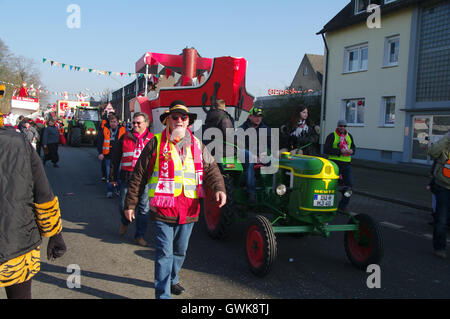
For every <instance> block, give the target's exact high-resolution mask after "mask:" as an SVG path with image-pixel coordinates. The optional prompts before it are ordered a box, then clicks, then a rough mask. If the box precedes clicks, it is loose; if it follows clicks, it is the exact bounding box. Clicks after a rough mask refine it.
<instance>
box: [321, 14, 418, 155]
mask: <svg viewBox="0 0 450 319" xmlns="http://www.w3.org/2000/svg"><path fill="white" fill-rule="evenodd" d="M381 14H383V13H382V12H381ZM411 19H412V9H405V10H402V11H399V12H396V13H393V14H390V15H389V16H386V17H384V16H383V15H381V28H380V29H369V28H368V27H367V25H366V24H365V23H362V24H359V25H356V26H350V27H346V28H344V29H341V30H338V31H332V32H329V33H327V34H326V40H327V44H328V47H329V50H330V52H329V54H330V55H329V60H328V80H327V86H328V87H327V101H326V122H325V126H324V128H325V132H324V133H325V134H326V135H328V134H329V133H331V132H332V131H334V130H335V129H336V123H337V121H338V120H339V119H340V118H341V117H342V115H341V105H342V101H343V100H344V99H352V98H365V116H364V122H365V123H364V125H363V126H352V125H349V127H348V130H349V132H350V133H351V134H352V135H353V137H354V138H355V143H356V145H357V148H362V149H369V150H378V151H381V150H384V151H393V152H402V151H403V143H404V134H405V132H404V128H405V112H404V111H400V109H404V108H405V101H406V85H407V76H408V56H409V45H410V32H411ZM397 34H398V35H399V37H400V49H399V62H398V66H396V67H383V62H384V52H385V40H386V37H390V36H393V35H397ZM362 43H368V48H369V50H368V52H369V53H368V69H367V71H362V72H356V73H344V72H343V71H344V52H345V48H346V47H349V46H353V45H357V44H362ZM383 96H395V97H396V106H395V125H394V127H382V126H380V110H381V104H382V97H383ZM356 157H359V156H358V154H357V156H356Z"/></svg>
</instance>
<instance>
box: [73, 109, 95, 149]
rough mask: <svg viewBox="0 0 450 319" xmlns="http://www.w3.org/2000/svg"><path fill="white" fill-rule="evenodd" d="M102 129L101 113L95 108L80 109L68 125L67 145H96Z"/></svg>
mask: <svg viewBox="0 0 450 319" xmlns="http://www.w3.org/2000/svg"><path fill="white" fill-rule="evenodd" d="M99 127H100V113H99V110H98V108H95V107H78V108H77V109H76V111H75V115H74V117H73V119H72V120H69V121H68V123H67V143H68V145H70V146H73V147H80V146H81V144H82V143H87V144H92V145H95V144H96V143H97V137H98V130H99Z"/></svg>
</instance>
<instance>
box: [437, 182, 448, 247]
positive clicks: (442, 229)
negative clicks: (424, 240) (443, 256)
mask: <svg viewBox="0 0 450 319" xmlns="http://www.w3.org/2000/svg"><path fill="white" fill-rule="evenodd" d="M434 187H435V190H434V194H435V195H436V216H435V217H434V229H433V248H434V250H446V249H447V215H448V210H449V207H450V190H449V189H447V188H444V187H441V186H439V185H435V186H434Z"/></svg>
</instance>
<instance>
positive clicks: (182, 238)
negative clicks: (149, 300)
mask: <svg viewBox="0 0 450 319" xmlns="http://www.w3.org/2000/svg"><path fill="white" fill-rule="evenodd" d="M154 223H155V297H156V299H170V286H171V285H176V284H177V283H178V282H179V279H178V272H179V271H180V269H181V267H182V266H183V263H184V259H185V258H186V251H187V248H188V244H189V238H190V237H191V233H192V229H193V228H194V223H190V224H184V225H179V224H168V223H164V222H161V221H158V220H155V221H154Z"/></svg>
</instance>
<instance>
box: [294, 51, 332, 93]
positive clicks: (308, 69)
mask: <svg viewBox="0 0 450 319" xmlns="http://www.w3.org/2000/svg"><path fill="white" fill-rule="evenodd" d="M323 66H324V56H323V55H318V54H309V53H307V54H305V55H304V57H303V60H302V62H301V63H300V66H299V68H298V70H297V73H296V74H295V76H294V79H293V80H292V84H291V86H290V88H291V89H295V90H296V91H305V90H306V91H308V90H312V91H314V92H317V91H322V79H323Z"/></svg>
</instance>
